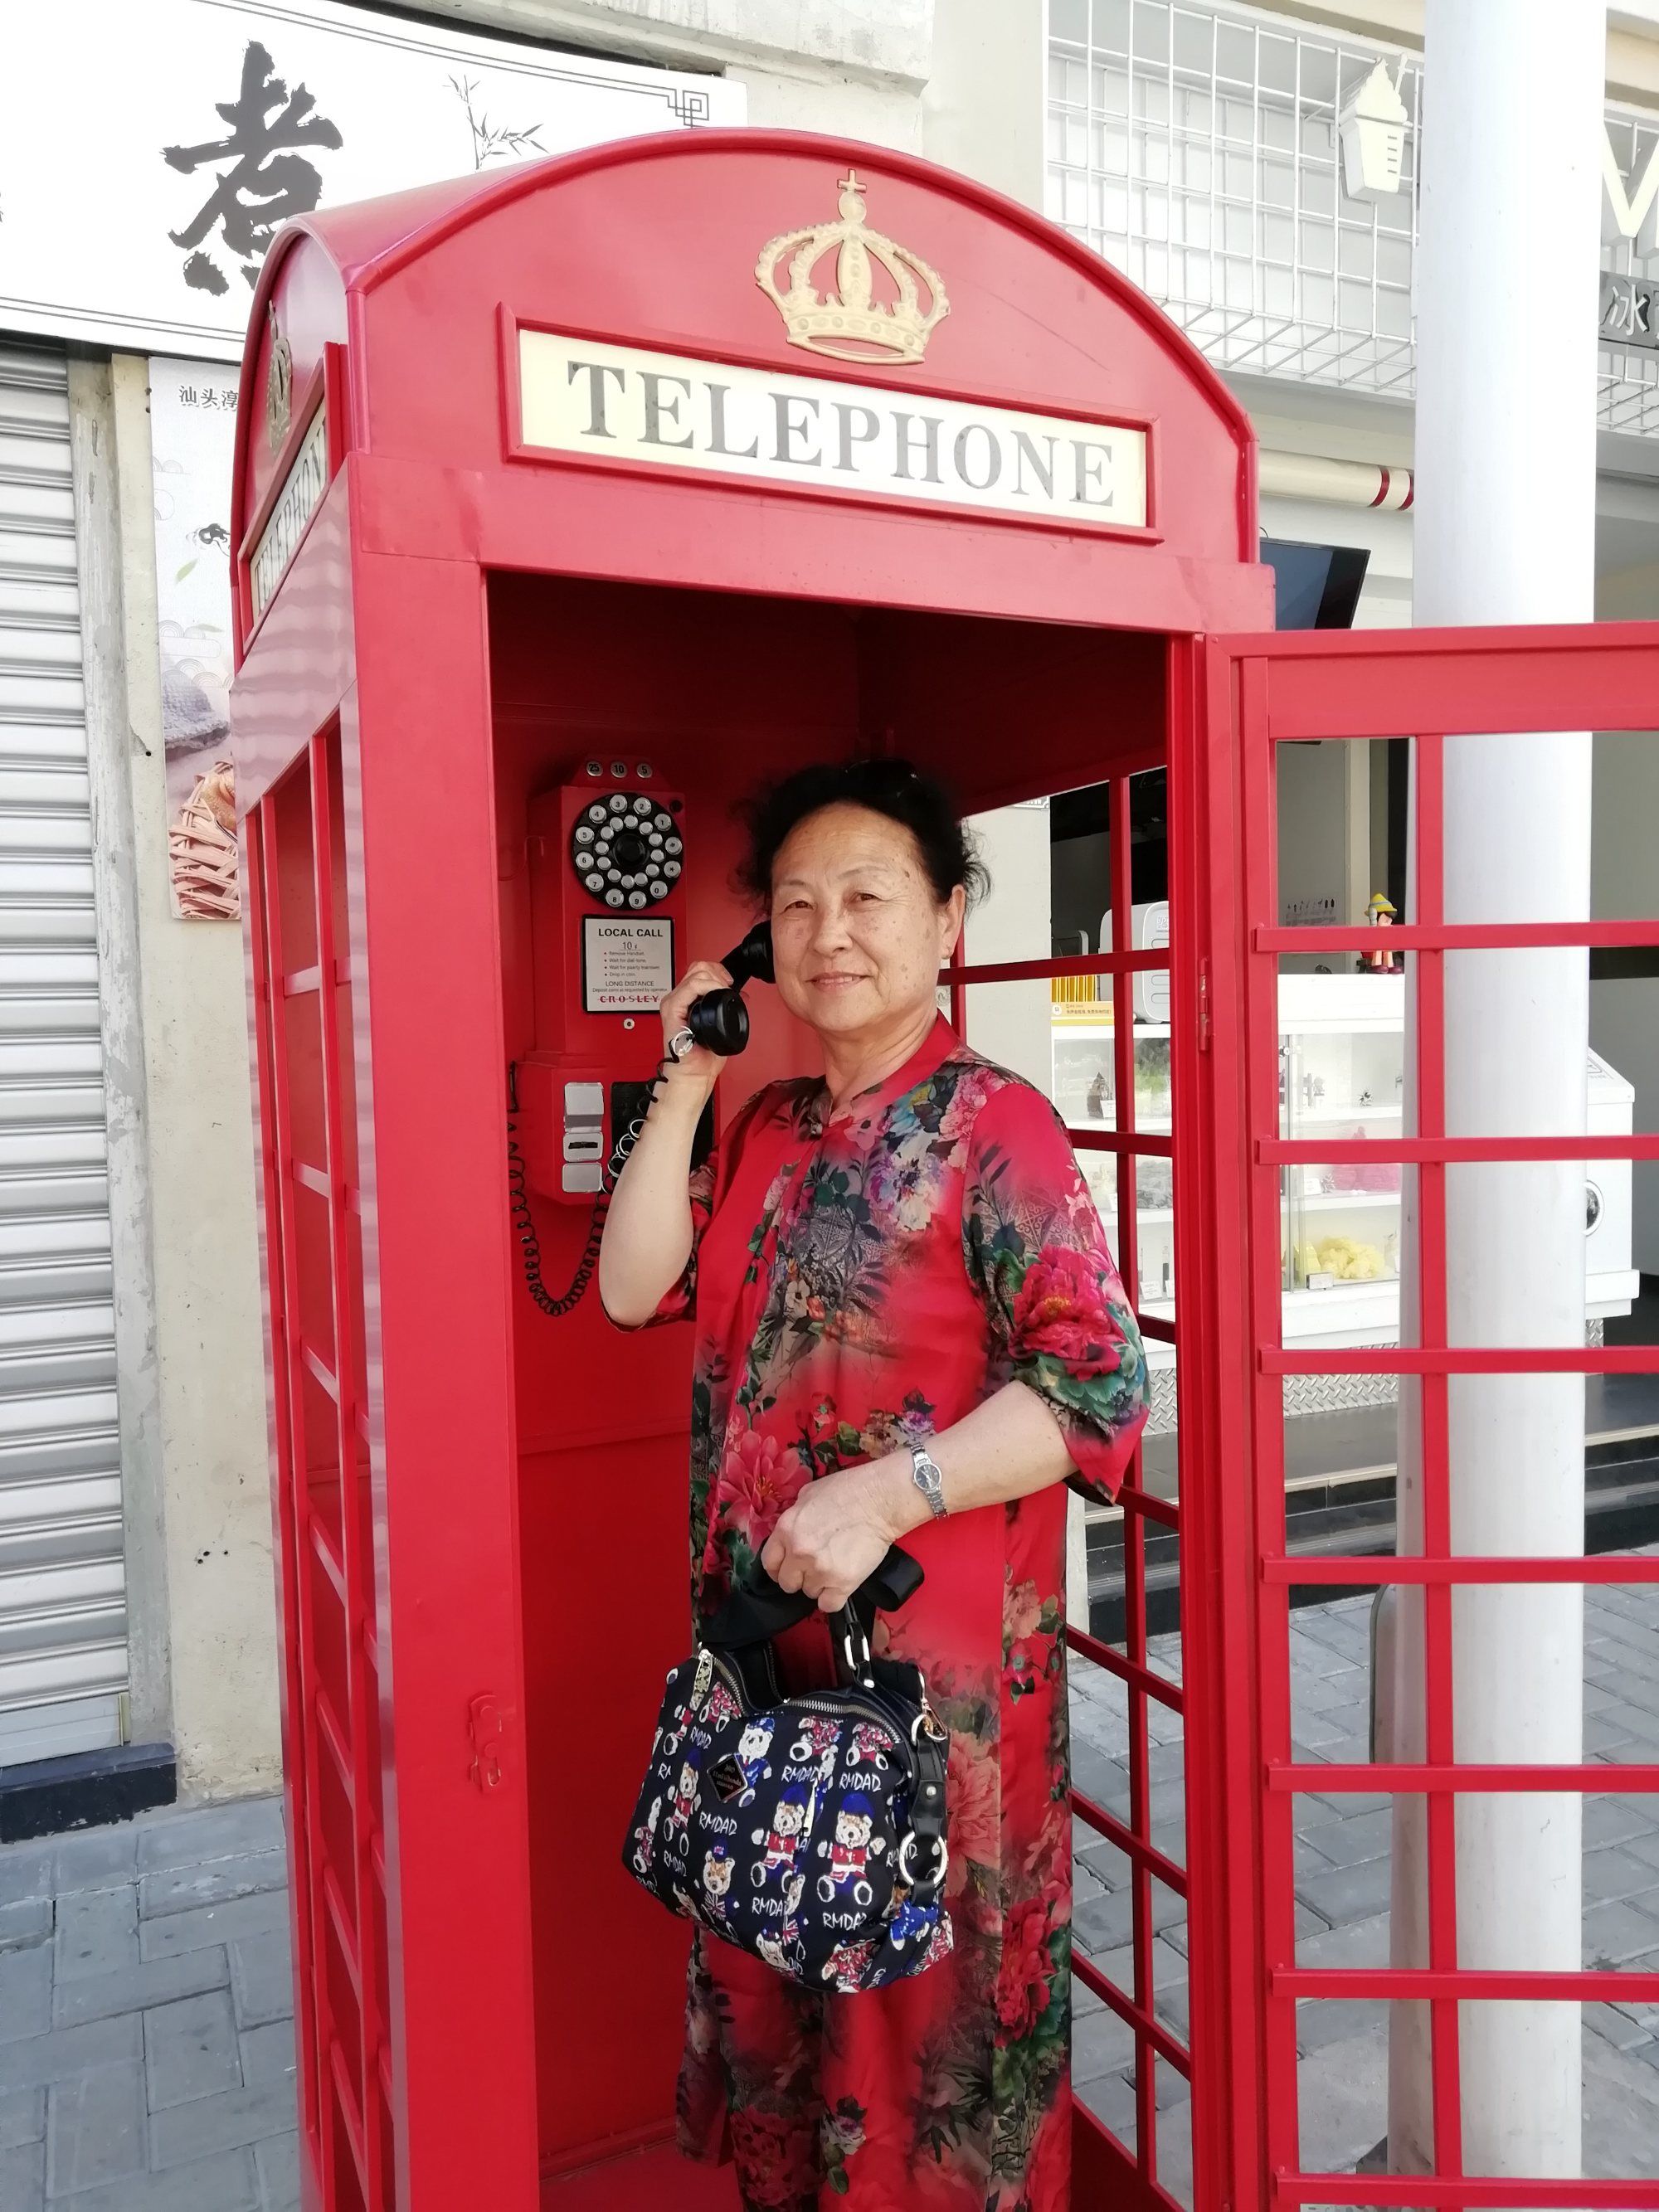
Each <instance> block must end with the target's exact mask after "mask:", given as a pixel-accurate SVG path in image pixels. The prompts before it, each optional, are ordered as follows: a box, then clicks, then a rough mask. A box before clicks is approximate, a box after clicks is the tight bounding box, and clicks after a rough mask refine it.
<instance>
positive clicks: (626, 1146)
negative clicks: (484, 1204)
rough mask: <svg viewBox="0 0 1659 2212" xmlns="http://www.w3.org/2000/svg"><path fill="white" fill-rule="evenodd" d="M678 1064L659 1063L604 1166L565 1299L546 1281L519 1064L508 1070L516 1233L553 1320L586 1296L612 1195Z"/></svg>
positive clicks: (532, 1289)
mask: <svg viewBox="0 0 1659 2212" xmlns="http://www.w3.org/2000/svg"><path fill="white" fill-rule="evenodd" d="M673 1064H674V1063H673V1061H672V1060H670V1059H666V1058H665V1059H663V1060H659V1062H658V1065H657V1072H656V1073H655V1074H654V1075H653V1077H652V1079H651V1096H650V1098H649V1099H648V1100H647V1103H646V1109H645V1112H644V1113H643V1114H636V1115H635V1116H634V1119H633V1120H632V1121H630V1122H629V1125H628V1127H626V1128H625V1129H624V1130H623V1133H622V1134H621V1135H620V1136H619V1137H618V1138H617V1141H616V1143H615V1144H614V1145H613V1146H611V1158H609V1159H608V1160H607V1161H606V1162H605V1169H604V1173H603V1176H602V1177H601V1181H602V1183H603V1186H604V1187H603V1188H602V1189H601V1190H600V1192H599V1196H598V1197H597V1198H596V1199H595V1200H594V1201H593V1212H592V1216H591V1218H589V1221H588V1225H587V1241H586V1243H585V1244H584V1245H583V1246H582V1250H581V1257H580V1259H579V1260H578V1261H577V1262H576V1272H575V1273H574V1275H572V1277H571V1278H570V1287H569V1289H568V1291H566V1292H565V1293H564V1296H563V1297H554V1295H553V1293H552V1291H550V1290H549V1289H548V1287H547V1285H546V1284H545V1282H544V1280H543V1279H542V1243H541V1238H540V1237H538V1235H537V1233H536V1217H535V1214H534V1213H533V1212H532V1209H531V1204H530V1186H529V1184H528V1182H526V1179H525V1165H524V1154H523V1153H522V1152H520V1149H519V1136H518V1127H519V1125H518V1121H517V1118H516V1117H517V1115H518V1111H519V1100H518V1084H517V1075H518V1071H517V1068H516V1067H509V1068H508V1070H507V1193H508V1197H509V1200H510V1205H511V1211H512V1217H513V1234H514V1235H515V1236H516V1237H517V1238H518V1240H519V1261H520V1266H521V1267H523V1269H524V1282H525V1288H526V1290H527V1291H529V1293H530V1295H531V1297H532V1299H533V1301H534V1302H535V1304H536V1305H537V1306H538V1307H539V1309H540V1310H541V1311H542V1312H543V1313H544V1314H545V1315H547V1316H548V1318H549V1319H550V1321H558V1320H560V1319H562V1316H564V1315H566V1314H568V1313H570V1312H573V1311H574V1309H575V1308H576V1307H577V1306H579V1305H580V1304H581V1301H582V1299H583V1297H585V1296H586V1291H587V1286H588V1285H589V1284H590V1283H591V1282H592V1279H593V1270H594V1269H595V1268H596V1267H598V1266H599V1245H600V1243H601V1242H602V1240H603V1238H604V1236H605V1215H606V1214H607V1213H608V1212H610V1210H611V1193H612V1191H614V1190H615V1188H616V1187H617V1178H618V1177H619V1176H621V1174H622V1171H623V1169H624V1168H625V1167H626V1166H627V1165H628V1162H629V1155H630V1154H631V1153H632V1152H633V1150H634V1147H635V1145H636V1144H638V1142H639V1140H640V1134H641V1131H642V1130H643V1129H644V1127H645V1125H646V1121H647V1119H648V1118H649V1115H650V1113H651V1109H652V1107H653V1106H654V1105H655V1104H656V1103H657V1093H658V1091H659V1088H660V1086H661V1085H662V1083H663V1081H664V1079H665V1077H666V1076H667V1073H668V1071H669V1069H670V1068H671V1066H673Z"/></svg>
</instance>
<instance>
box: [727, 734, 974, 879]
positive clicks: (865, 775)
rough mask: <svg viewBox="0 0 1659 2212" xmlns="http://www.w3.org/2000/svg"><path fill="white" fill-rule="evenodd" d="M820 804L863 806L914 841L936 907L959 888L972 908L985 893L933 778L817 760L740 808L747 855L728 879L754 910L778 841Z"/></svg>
mask: <svg viewBox="0 0 1659 2212" xmlns="http://www.w3.org/2000/svg"><path fill="white" fill-rule="evenodd" d="M826 806H863V807H867V808H868V810H869V811H870V812H871V813H872V814H884V815H885V816H886V817H887V819H888V820H889V821H890V822H897V823H902V826H903V827H904V828H905V829H908V831H909V832H910V835H911V836H913V837H914V838H915V841H916V846H917V849H918V850H919V851H920V853H921V864H922V866H923V867H924V869H925V870H926V871H927V880H928V882H929V883H930V884H932V885H933V896H934V897H935V898H937V899H938V901H939V903H940V905H941V906H942V905H943V904H944V903H945V900H946V899H948V898H949V897H950V896H951V892H952V891H953V890H955V889H956V888H957V884H961V885H962V886H963V889H964V890H966V891H967V894H968V903H969V906H973V905H975V904H976V903H977V902H978V901H979V900H980V899H981V898H982V897H983V896H985V894H986V892H987V890H989V889H990V888H991V878H990V874H989V872H988V871H987V868H986V866H985V863H984V861H983V860H981V858H980V856H979V851H978V848H977V847H976V846H975V842H974V839H973V836H972V834H971V832H970V831H969V830H968V829H964V828H963V823H962V821H961V819H960V817H958V815H957V810H956V806H955V805H954V803H953V802H952V799H951V794H950V793H949V792H948V791H947V790H946V789H945V786H944V785H943V784H942V783H940V782H939V781H938V779H937V778H936V777H933V776H931V775H922V773H921V770H920V769H915V768H913V767H912V766H911V765H910V763H909V762H908V761H905V760H850V761H817V762H814V763H812V765H811V767H809V768H800V769H796V770H795V772H794V774H793V775H786V776H784V777H782V778H781V780H780V781H778V782H776V783H772V784H768V785H766V786H764V787H763V788H762V789H761V790H759V791H757V792H756V793H755V794H754V795H753V797H752V798H750V799H748V800H747V801H745V802H744V805H742V806H741V807H739V809H738V813H739V817H740V818H741V819H742V820H743V821H744V823H745V824H746V825H747V828H748V831H749V849H748V851H747V852H746V853H745V854H744V857H743V859H742V860H741V861H740V862H739V864H738V870H737V874H736V877H735V878H734V880H735V882H736V884H737V888H738V890H739V891H741V892H743V893H744V894H745V895H746V896H748V897H750V898H751V899H752V900H753V901H754V902H755V903H756V904H757V906H762V907H764V906H767V905H769V903H770V902H771V897H772V868H773V864H774V863H775V860H777V857H778V854H779V852H780V850H781V848H782V846H783V843H784V841H785V840H786V839H787V837H788V836H789V833H790V832H791V830H793V829H794V828H795V827H796V825H797V824H798V823H802V822H805V819H806V817H807V816H808V815H809V814H817V813H818V812H820V811H822V810H823V808H824V807H826Z"/></svg>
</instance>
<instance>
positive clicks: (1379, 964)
mask: <svg viewBox="0 0 1659 2212" xmlns="http://www.w3.org/2000/svg"><path fill="white" fill-rule="evenodd" d="M1399 911H1400V909H1399V908H1398V907H1396V906H1395V903H1394V902H1393V900H1392V899H1390V898H1389V897H1387V896H1385V895H1384V893H1383V892H1382V891H1374V892H1373V893H1372V895H1371V902H1370V905H1369V906H1368V907H1367V908H1366V909H1365V913H1366V915H1367V918H1368V919H1369V921H1370V925H1371V927H1372V928H1373V929H1388V928H1389V927H1391V926H1392V924H1393V921H1394V918H1395V915H1396V914H1398V912H1399ZM1359 966H1360V971H1361V973H1362V974H1364V975H1398V974H1399V972H1400V963H1399V961H1398V960H1397V959H1396V958H1395V956H1394V954H1393V953H1392V952H1391V951H1389V947H1388V945H1386V944H1385V943H1384V942H1383V940H1382V939H1378V941H1377V944H1376V950H1375V951H1370V952H1367V953H1364V954H1362V956H1361V957H1360V962H1359Z"/></svg>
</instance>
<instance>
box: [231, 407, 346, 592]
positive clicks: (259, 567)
mask: <svg viewBox="0 0 1659 2212" xmlns="http://www.w3.org/2000/svg"><path fill="white" fill-rule="evenodd" d="M327 489H328V406H327V403H326V402H325V403H324V404H323V405H322V406H320V407H319V409H318V410H317V412H316V414H315V415H314V416H313V417H312V421H311V428H309V429H308V430H307V432H306V435H305V442H304V444H303V445H302V446H301V448H300V450H299V452H298V453H295V456H294V463H293V466H292V467H291V468H290V469H289V472H288V475H287V477H286V478H285V480H284V482H283V489H281V491H280V492H278V493H277V495H276V505H275V506H274V507H272V508H271V510H270V520H269V521H268V522H267V523H266V525H265V526H264V529H263V530H262V531H261V532H260V533H259V542H258V544H257V545H256V546H255V547H254V549H253V558H252V561H251V562H249V563H248V568H249V579H250V581H251V582H252V586H253V613H254V618H255V620H256V621H257V620H258V617H259V616H261V615H262V614H263V613H264V611H265V609H266V608H267V607H268V606H269V605H270V601H271V595H272V594H273V593H274V592H275V591H276V586H277V585H278V584H279V583H281V581H282V580H283V570H284V569H285V568H287V566H288V564H289V561H290V560H291V559H292V557H293V554H294V549H295V546H296V545H297V544H299V542H300V537H301V532H303V530H304V529H305V526H306V525H307V523H308V522H309V521H310V520H311V518H312V516H313V514H315V513H316V512H317V510H318V508H319V507H320V506H321V505H322V503H323V494H324V493H325V491H326V490H327Z"/></svg>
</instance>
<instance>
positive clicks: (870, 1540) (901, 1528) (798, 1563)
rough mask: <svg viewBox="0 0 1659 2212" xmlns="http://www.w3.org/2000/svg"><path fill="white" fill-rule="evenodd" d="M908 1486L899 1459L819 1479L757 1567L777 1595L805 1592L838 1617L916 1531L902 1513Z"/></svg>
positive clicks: (903, 1460) (779, 1529) (789, 1513)
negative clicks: (892, 1549) (902, 1540)
mask: <svg viewBox="0 0 1659 2212" xmlns="http://www.w3.org/2000/svg"><path fill="white" fill-rule="evenodd" d="M901 1478H902V1480H901ZM911 1487H913V1486H911V1485H910V1462H909V1461H908V1458H905V1457H902V1456H893V1457H890V1458H887V1459H879V1460H872V1462H870V1463H869V1465H867V1466H866V1467H848V1468H842V1469H841V1470H840V1472H839V1473H837V1474H823V1475H820V1476H819V1477H818V1479H817V1481H816V1482H809V1483H808V1484H807V1486H806V1487H805V1490H803V1491H802V1492H801V1494H800V1496H799V1498H797V1499H796V1500H795V1502H794V1504H793V1505H792V1506H791V1507H790V1508H789V1510H788V1511H787V1513H786V1514H785V1515H784V1516H782V1518H781V1520H780V1521H779V1522H778V1525H777V1527H776V1528H774V1530H773V1531H772V1534H770V1535H769V1537H768V1538H767V1540H766V1542H765V1544H764V1546H763V1548H762V1551H761V1565H763V1567H764V1568H765V1569H766V1571H767V1573H768V1574H769V1575H770V1576H771V1577H772V1579H773V1581H774V1582H775V1583H777V1584H778V1586H779V1588H780V1589H787V1590H805V1592H806V1595H808V1597H811V1598H816V1599H817V1603H818V1608H819V1610H820V1611H821V1612H823V1613H834V1612H836V1610H837V1609H838V1608H839V1607H842V1606H843V1605H845V1604H846V1602H847V1601H848V1598H849V1597H851V1595H853V1592H854V1590H855V1589H857V1588H858V1587H859V1584H860V1583H862V1582H864V1581H866V1580H867V1578H868V1577H870V1576H871V1575H872V1574H874V1572H875V1571H876V1569H877V1568H878V1566H879V1565H881V1563H882V1561H883V1560H884V1559H885V1558H886V1556H887V1553H888V1551H889V1549H890V1547H891V1546H892V1545H894V1544H896V1543H897V1542H898V1541H899V1540H900V1538H901V1537H902V1536H904V1535H906V1534H908V1532H909V1530H910V1529H911V1528H914V1527H915V1521H914V1520H913V1519H909V1518H907V1517H906V1516H905V1514H904V1510H903V1508H904V1503H905V1491H906V1489H907V1488H911ZM923 1510H924V1511H926V1508H925V1507H924V1508H923Z"/></svg>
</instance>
